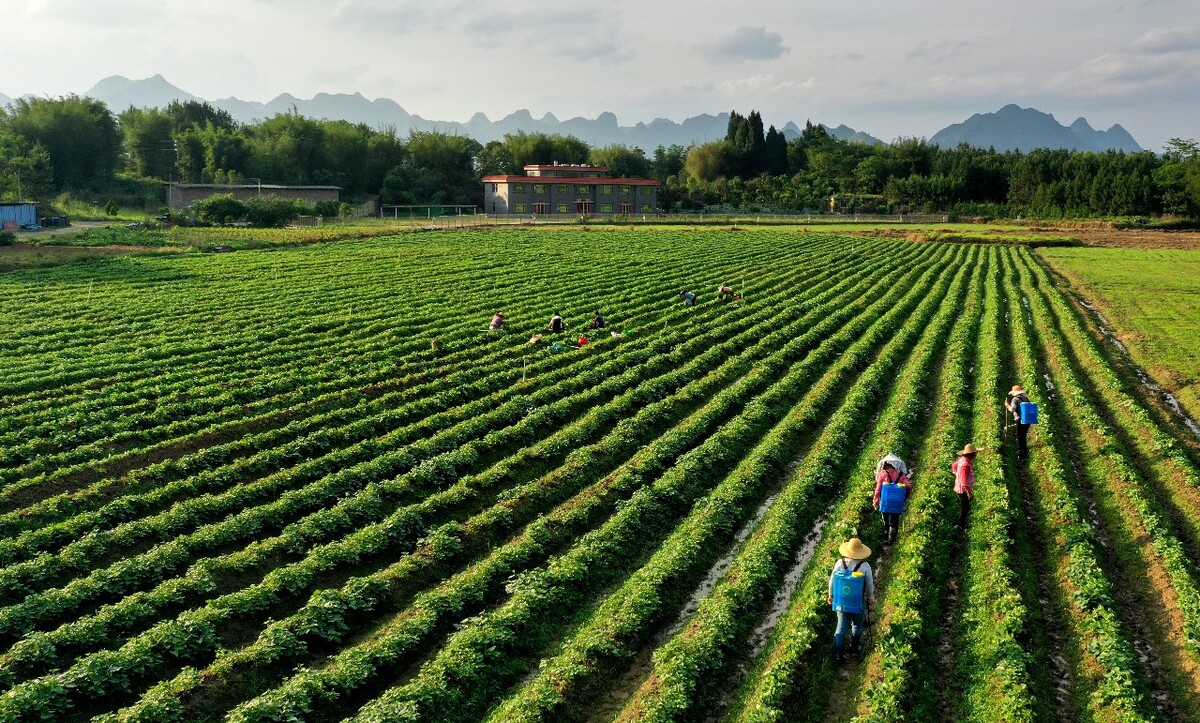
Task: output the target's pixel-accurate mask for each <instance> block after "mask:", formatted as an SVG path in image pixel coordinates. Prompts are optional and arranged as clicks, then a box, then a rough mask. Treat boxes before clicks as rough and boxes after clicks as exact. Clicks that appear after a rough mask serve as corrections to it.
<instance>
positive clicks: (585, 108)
mask: <svg viewBox="0 0 1200 723" xmlns="http://www.w3.org/2000/svg"><path fill="white" fill-rule="evenodd" d="M1197 10H1198V7H1197V4H1196V0H1090V1H1089V2H1079V1H1077V0H1007V1H1006V2H996V0H922V1H921V2H914V1H910V2H905V1H903V0H849V1H843V2H814V1H812V0H791V1H790V2H786V3H781V2H778V0H736V1H734V2H729V1H726V2H710V1H709V0H691V1H683V0H634V1H626V2H613V3H584V4H580V3H567V2H561V1H560V2H545V1H535V0H503V1H502V2H494V3H487V2H478V1H476V2H459V1H458V0H202V1H201V2H163V0H102V1H101V0H0V14H2V15H0V16H2V17H4V23H3V24H4V26H5V27H6V28H7V30H6V32H5V33H4V36H5V37H4V42H3V43H0V93H3V94H5V95H8V96H10V97H14V98H15V97H18V96H21V95H25V94H32V95H37V96H43V97H46V96H48V97H57V96H61V95H66V94H70V93H77V94H82V93H84V92H86V91H87V90H88V89H89V88H91V87H92V86H94V85H95V84H96V83H97V82H98V81H100V80H101V79H103V78H105V77H108V76H111V75H121V76H125V77H127V78H132V79H141V78H148V77H151V76H153V75H155V74H162V75H163V76H164V77H165V78H166V79H167V81H169V82H170V83H172V84H173V85H175V86H177V87H179V88H181V89H182V90H185V91H187V92H189V93H191V94H193V95H196V96H199V97H202V98H206V99H209V100H217V99H221V98H228V97H231V96H232V97H236V98H240V99H242V100H249V101H260V102H267V101H269V100H271V99H272V98H274V97H276V96H277V95H280V94H282V93H290V94H292V95H294V96H296V97H298V98H310V97H312V96H313V95H315V94H317V93H320V92H327V93H354V92H359V93H362V94H363V95H365V96H367V97H368V98H390V99H392V100H394V101H396V102H397V103H399V104H400V105H401V106H402V107H403V108H404V109H405V110H407V111H408V112H410V113H413V114H416V115H420V116H422V117H424V118H426V119H430V120H446V121H466V120H467V119H469V118H470V117H471V116H472V115H473V114H474V113H476V112H482V113H484V114H485V115H487V116H488V117H489V118H491V119H492V120H497V119H499V118H502V117H504V116H506V115H508V114H509V113H512V112H513V111H516V110H519V109H523V108H524V109H528V110H529V111H530V112H531V113H533V115H534V117H540V116H541V115H542V114H544V113H546V112H550V113H553V114H554V115H555V116H556V117H558V118H559V119H560V120H565V119H567V118H571V117H574V116H583V117H585V118H595V117H596V116H598V115H599V114H600V113H603V112H606V111H610V112H613V113H615V114H616V116H617V119H618V122H619V123H620V124H621V125H627V126H628V125H635V124H637V123H638V122H642V121H644V122H647V123H648V122H650V121H652V120H653V119H655V118H659V117H661V118H669V119H671V120H674V121H677V122H679V121H682V120H684V119H685V118H687V117H690V116H695V115H699V114H702V113H711V114H716V113H720V112H728V111H731V110H736V111H738V112H740V113H742V114H743V115H744V114H746V113H748V112H749V111H751V110H757V111H759V112H760V113H761V114H762V117H763V121H764V123H766V124H767V125H775V126H776V127H782V126H783V125H784V124H785V123H786V122H787V121H789V120H790V121H795V122H796V123H797V124H800V125H803V123H804V121H806V120H812V121H813V122H815V123H824V124H826V125H828V126H836V125H839V124H845V125H848V126H850V127H852V128H854V129H855V130H860V131H865V132H867V133H870V134H871V135H873V136H875V137H877V138H881V139H883V140H885V141H891V140H895V139H896V138H901V137H904V138H913V137H925V138H928V137H929V136H932V135H933V134H934V133H936V132H937V131H938V130H940V129H941V128H943V127H945V126H947V125H949V124H951V123H958V122H961V121H963V120H965V119H966V118H968V117H969V116H970V115H971V114H973V113H987V112H993V111H996V110H998V109H999V108H1000V107H1001V106H1004V105H1007V104H1009V103H1015V104H1017V105H1020V106H1022V107H1035V108H1037V109H1038V110H1041V111H1043V112H1047V113H1052V114H1053V115H1054V117H1055V118H1056V119H1057V120H1058V121H1059V122H1061V123H1063V124H1064V125H1066V124H1070V123H1071V122H1072V121H1073V120H1075V119H1076V118H1078V117H1080V116H1083V117H1085V118H1086V119H1087V120H1088V121H1089V122H1090V123H1091V125H1092V126H1093V127H1094V128H1097V129H1100V130H1104V129H1107V128H1109V127H1110V126H1111V125H1113V124H1115V123H1120V124H1121V125H1122V126H1124V127H1125V129H1126V130H1128V131H1129V132H1130V133H1131V134H1132V135H1133V137H1134V138H1135V139H1136V140H1137V141H1138V143H1139V144H1140V145H1141V146H1142V147H1144V148H1149V149H1152V150H1161V148H1162V146H1163V144H1164V143H1165V142H1166V141H1167V140H1168V139H1170V138H1173V137H1180V138H1193V139H1200V12H1197ZM26 30H27V31H26Z"/></svg>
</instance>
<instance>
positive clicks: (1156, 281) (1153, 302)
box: [1039, 248, 1200, 418]
mask: <svg viewBox="0 0 1200 723" xmlns="http://www.w3.org/2000/svg"><path fill="white" fill-rule="evenodd" d="M1039 253H1040V255H1041V256H1043V257H1044V258H1045V259H1046V260H1047V261H1049V262H1050V264H1051V265H1052V266H1053V268H1054V269H1055V270H1056V271H1058V272H1059V273H1061V274H1062V275H1063V276H1065V277H1066V278H1067V279H1068V280H1069V281H1070V283H1071V285H1072V286H1073V287H1075V289H1076V290H1077V291H1078V292H1079V293H1080V294H1082V295H1084V296H1085V297H1086V298H1087V299H1089V300H1090V301H1091V303H1093V304H1094V305H1095V306H1096V307H1097V308H1098V310H1099V311H1100V312H1101V313H1102V314H1103V315H1104V317H1105V318H1106V319H1107V320H1108V322H1109V323H1110V324H1111V325H1112V326H1113V331H1114V332H1115V335H1116V337H1117V339H1118V340H1119V341H1120V342H1121V343H1122V344H1124V345H1125V346H1126V347H1127V348H1128V350H1129V354H1130V356H1132V357H1133V359H1134V360H1135V361H1136V362H1137V364H1138V366H1140V367H1142V368H1143V369H1145V370H1146V371H1148V372H1149V373H1150V374H1151V376H1152V377H1154V379H1156V380H1157V381H1158V382H1159V383H1161V384H1163V385H1164V386H1166V387H1168V388H1169V389H1173V390H1175V391H1176V393H1177V394H1178V396H1179V400H1180V402H1181V403H1182V404H1183V405H1184V407H1185V408H1186V409H1187V410H1188V411H1189V412H1190V414H1191V416H1192V417H1193V418H1194V417H1195V416H1196V415H1197V414H1200V358H1198V357H1197V355H1196V351H1195V347H1196V339H1200V250H1186V249H1136V248H1132V249H1131V248H1107V249H1044V250H1042V251H1040V252H1039Z"/></svg>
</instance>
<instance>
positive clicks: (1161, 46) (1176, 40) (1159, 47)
mask: <svg viewBox="0 0 1200 723" xmlns="http://www.w3.org/2000/svg"><path fill="white" fill-rule="evenodd" d="M1132 48H1133V49H1134V50H1135V51H1138V52H1142V53H1179V52H1195V51H1200V27H1191V28H1186V27H1185V28H1152V29H1150V30H1148V31H1146V33H1145V34H1143V35H1142V36H1141V37H1140V38H1138V39H1137V40H1135V41H1133V43H1132Z"/></svg>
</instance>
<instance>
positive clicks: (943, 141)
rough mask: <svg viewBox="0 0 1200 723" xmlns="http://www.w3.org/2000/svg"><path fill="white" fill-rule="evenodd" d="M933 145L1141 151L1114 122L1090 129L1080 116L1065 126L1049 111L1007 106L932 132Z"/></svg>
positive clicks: (1015, 148) (1008, 148)
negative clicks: (961, 144) (1104, 128)
mask: <svg viewBox="0 0 1200 723" xmlns="http://www.w3.org/2000/svg"><path fill="white" fill-rule="evenodd" d="M929 142H930V143H931V144H933V145H938V146H941V147H943V148H953V147H954V146H957V145H958V144H959V143H967V144H968V145H972V146H978V147H980V148H988V147H991V148H995V149H996V150H998V151H1006V150H1017V151H1030V150H1033V149H1034V148H1066V149H1069V150H1073V151H1106V150H1110V149H1112V150H1122V151H1126V152H1129V153H1136V152H1138V151H1140V150H1142V148H1141V146H1139V145H1138V144H1137V141H1135V140H1133V136H1131V135H1129V131H1127V130H1125V129H1124V128H1122V127H1121V126H1120V125H1114V126H1113V127H1111V128H1109V129H1108V130H1106V131H1098V130H1096V129H1094V128H1092V126H1091V125H1089V124H1088V122H1087V121H1086V120H1084V119H1083V118H1077V119H1076V120H1075V122H1074V123H1072V124H1071V125H1069V126H1064V125H1063V124H1061V123H1059V122H1058V121H1057V120H1055V119H1054V116H1052V115H1050V114H1049V113H1043V112H1041V111H1040V110H1037V109H1035V108H1021V107H1019V106H1016V105H1006V106H1004V107H1003V108H1001V109H1000V110H998V111H996V112H995V113H976V114H975V115H973V116H971V117H970V118H968V119H966V120H965V121H963V122H962V123H955V124H954V125H952V126H948V127H946V128H943V129H942V130H940V131H938V132H937V133H934V134H933V137H932V138H930V139H929Z"/></svg>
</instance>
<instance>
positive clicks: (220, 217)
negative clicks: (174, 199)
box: [191, 193, 247, 224]
mask: <svg viewBox="0 0 1200 723" xmlns="http://www.w3.org/2000/svg"><path fill="white" fill-rule="evenodd" d="M191 211H192V214H193V215H194V216H195V217H196V220H197V221H199V222H201V223H211V224H221V223H233V222H234V221H240V220H242V219H243V218H245V217H246V213H247V209H246V205H245V204H243V203H242V202H241V201H239V200H237V199H236V198H234V197H233V194H232V193H217V194H213V195H212V196H209V197H208V198H205V199H201V200H199V201H194V202H192V205H191Z"/></svg>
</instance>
